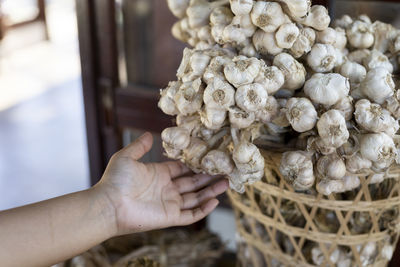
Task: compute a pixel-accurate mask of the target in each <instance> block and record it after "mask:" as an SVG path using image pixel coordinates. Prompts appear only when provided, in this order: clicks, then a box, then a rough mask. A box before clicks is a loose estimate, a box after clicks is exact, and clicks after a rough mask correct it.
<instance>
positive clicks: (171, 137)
mask: <svg viewBox="0 0 400 267" xmlns="http://www.w3.org/2000/svg"><path fill="white" fill-rule="evenodd" d="M161 139H162V140H163V143H162V145H163V147H164V149H165V152H166V154H167V156H168V157H170V158H173V159H178V158H180V156H181V153H182V150H183V149H185V148H187V147H188V146H189V143H190V133H189V131H188V130H187V129H185V128H183V127H170V128H166V129H164V130H163V131H162V133H161Z"/></svg>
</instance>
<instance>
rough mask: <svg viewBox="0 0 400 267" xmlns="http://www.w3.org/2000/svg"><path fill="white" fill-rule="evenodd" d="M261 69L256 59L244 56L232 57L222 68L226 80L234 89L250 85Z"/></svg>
mask: <svg viewBox="0 0 400 267" xmlns="http://www.w3.org/2000/svg"><path fill="white" fill-rule="evenodd" d="M260 69H261V62H260V61H259V60H258V59H256V58H247V57H244V56H237V57H234V58H233V60H232V61H231V62H230V63H227V64H226V65H225V67H224V74H225V77H226V79H227V80H228V81H229V82H230V83H231V84H232V85H233V86H235V87H236V88H238V87H240V86H241V85H245V84H250V83H252V82H253V81H254V79H255V78H256V77H257V75H258V73H259V72H260Z"/></svg>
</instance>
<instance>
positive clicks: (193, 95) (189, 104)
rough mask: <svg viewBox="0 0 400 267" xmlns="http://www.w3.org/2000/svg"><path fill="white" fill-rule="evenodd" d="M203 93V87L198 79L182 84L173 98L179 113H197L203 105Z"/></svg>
mask: <svg viewBox="0 0 400 267" xmlns="http://www.w3.org/2000/svg"><path fill="white" fill-rule="evenodd" d="M203 92H204V87H203V85H202V82H201V79H200V78H198V79H196V80H194V81H193V82H186V83H184V84H182V86H181V87H180V88H179V90H178V91H177V92H176V94H175V97H174V101H175V104H176V107H177V108H178V110H179V112H180V113H181V114H183V115H190V114H193V113H196V112H197V111H199V110H200V108H201V106H202V105H203Z"/></svg>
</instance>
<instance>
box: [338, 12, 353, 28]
mask: <svg viewBox="0 0 400 267" xmlns="http://www.w3.org/2000/svg"><path fill="white" fill-rule="evenodd" d="M351 23H353V19H352V18H351V17H350V16H349V15H343V16H342V17H341V18H340V19H337V20H335V21H334V22H333V24H334V25H335V26H336V27H340V28H343V29H346V28H347V27H349V26H350V25H351Z"/></svg>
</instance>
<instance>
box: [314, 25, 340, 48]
mask: <svg viewBox="0 0 400 267" xmlns="http://www.w3.org/2000/svg"><path fill="white" fill-rule="evenodd" d="M336 35H337V33H336V30H335V29H333V28H331V27H328V28H326V29H325V30H323V31H318V32H316V37H317V40H316V41H317V43H321V44H329V45H332V46H333V45H334V44H335V42H336V37H337V36H336Z"/></svg>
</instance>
